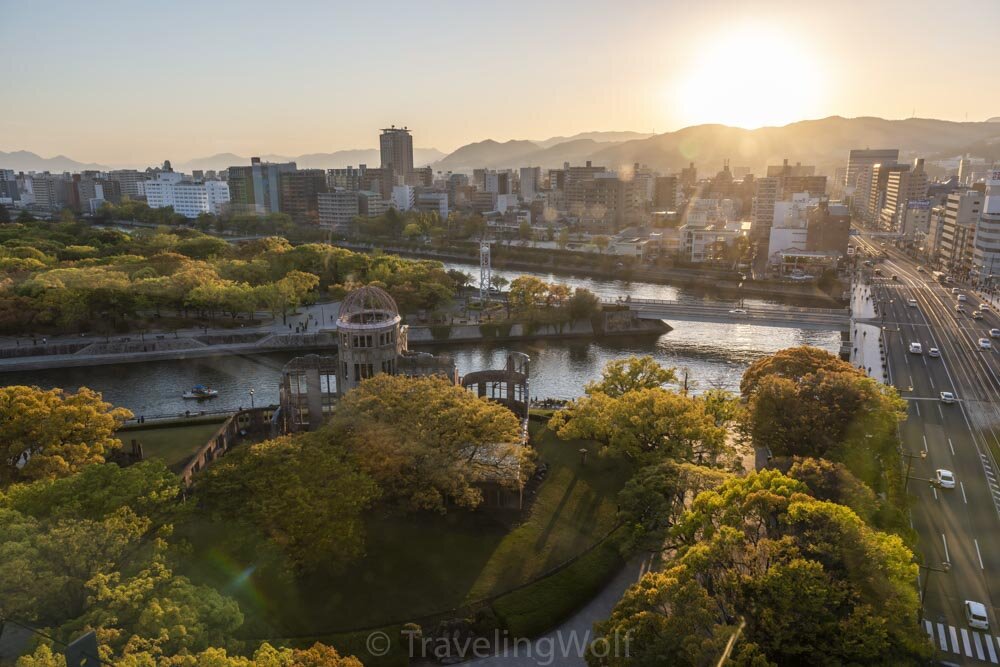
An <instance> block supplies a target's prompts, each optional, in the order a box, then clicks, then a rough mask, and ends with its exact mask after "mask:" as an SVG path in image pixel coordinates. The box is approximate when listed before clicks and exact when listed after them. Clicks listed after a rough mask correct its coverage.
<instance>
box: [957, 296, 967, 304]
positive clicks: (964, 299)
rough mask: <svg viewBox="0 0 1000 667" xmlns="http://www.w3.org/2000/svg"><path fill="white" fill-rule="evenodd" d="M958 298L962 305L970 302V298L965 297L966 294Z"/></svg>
mask: <svg viewBox="0 0 1000 667" xmlns="http://www.w3.org/2000/svg"><path fill="white" fill-rule="evenodd" d="M957 298H958V300H959V302H961V303H965V302H966V301H968V300H969V298H968V297H967V296H965V295H964V294H959V295H958V297H957Z"/></svg>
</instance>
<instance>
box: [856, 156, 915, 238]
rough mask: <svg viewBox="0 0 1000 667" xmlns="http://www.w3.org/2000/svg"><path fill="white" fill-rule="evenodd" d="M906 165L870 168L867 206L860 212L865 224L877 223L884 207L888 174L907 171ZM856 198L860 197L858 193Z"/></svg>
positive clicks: (882, 165) (908, 166) (881, 165)
mask: <svg viewBox="0 0 1000 667" xmlns="http://www.w3.org/2000/svg"><path fill="white" fill-rule="evenodd" d="M909 170H910V165H908V164H876V165H873V166H872V167H871V181H870V183H869V187H868V194H867V198H868V204H867V205H866V206H865V208H864V211H863V212H862V218H863V219H864V220H865V222H869V223H876V224H877V223H878V222H879V216H880V215H881V213H882V207H883V206H885V193H886V189H887V188H888V186H889V174H891V173H894V172H900V171H909ZM857 196H861V193H860V192H858V193H857Z"/></svg>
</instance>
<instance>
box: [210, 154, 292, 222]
mask: <svg viewBox="0 0 1000 667" xmlns="http://www.w3.org/2000/svg"><path fill="white" fill-rule="evenodd" d="M296 169H297V167H296V166H295V163H294V162H261V161H260V158H259V157H252V158H250V166H249V167H230V168H229V171H228V178H227V179H226V182H227V183H228V184H229V194H230V197H231V202H232V208H233V210H234V211H237V212H240V213H257V214H258V215H266V214H268V213H278V212H279V211H281V175H282V174H284V173H288V172H293V171H295V170H296Z"/></svg>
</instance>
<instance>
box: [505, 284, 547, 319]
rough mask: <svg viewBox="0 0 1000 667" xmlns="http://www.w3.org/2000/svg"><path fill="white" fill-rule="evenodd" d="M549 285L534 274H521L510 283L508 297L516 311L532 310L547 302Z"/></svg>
mask: <svg viewBox="0 0 1000 667" xmlns="http://www.w3.org/2000/svg"><path fill="white" fill-rule="evenodd" d="M548 291H549V286H548V285H547V284H545V283H544V282H543V281H541V280H539V279H538V278H536V277H534V276H519V277H517V278H514V280H513V281H511V283H510V292H509V294H508V299H509V300H510V305H511V307H512V308H513V309H514V310H516V311H521V312H529V313H530V312H531V311H532V310H534V309H535V308H537V307H539V306H542V305H544V304H545V295H546V294H547V293H548Z"/></svg>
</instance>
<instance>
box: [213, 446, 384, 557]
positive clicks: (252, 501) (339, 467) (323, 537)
mask: <svg viewBox="0 0 1000 667" xmlns="http://www.w3.org/2000/svg"><path fill="white" fill-rule="evenodd" d="M336 445H337V443H328V442H320V441H319V440H318V439H317V438H315V437H310V436H300V437H283V438H278V439H275V440H269V441H267V442H263V443H259V444H255V445H250V446H247V447H241V448H239V449H237V450H235V451H234V452H232V453H231V454H229V455H228V456H226V457H225V458H223V459H222V460H220V461H217V462H216V463H214V464H213V465H212V466H210V467H209V468H208V469H207V470H206V471H205V472H204V473H203V474H201V475H200V476H199V477H198V478H197V481H196V488H197V490H198V494H199V498H200V499H201V501H202V502H203V503H204V505H205V506H206V507H207V508H208V510H209V511H210V512H212V513H213V514H214V515H216V516H217V517H218V518H220V519H224V520H226V521H237V522H245V523H247V524H249V525H250V526H252V527H254V528H255V529H257V530H259V531H260V532H261V533H263V534H264V535H265V536H266V537H267V538H269V539H270V540H271V541H272V542H273V543H274V544H275V545H277V546H278V547H279V548H281V549H282V550H283V551H284V553H285V555H286V556H287V557H288V558H289V560H290V562H291V563H293V564H294V565H295V566H296V567H297V568H299V569H302V570H313V569H315V568H317V567H320V566H323V567H329V568H333V569H338V568H340V567H343V566H344V565H346V564H348V563H350V562H352V561H354V560H356V559H357V558H358V557H360V556H361V555H362V554H363V553H364V524H363V522H362V512H364V511H365V510H366V509H368V507H370V506H371V504H372V503H373V502H374V501H375V499H376V498H377V497H378V495H379V494H378V489H377V488H376V486H375V483H374V482H373V481H372V479H371V478H370V477H369V476H368V475H367V474H365V473H364V472H362V471H360V470H358V468H357V466H356V465H355V463H353V462H352V461H351V460H350V459H349V457H348V456H347V455H346V453H345V451H344V450H343V448H342V447H339V446H336Z"/></svg>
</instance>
